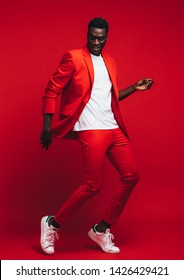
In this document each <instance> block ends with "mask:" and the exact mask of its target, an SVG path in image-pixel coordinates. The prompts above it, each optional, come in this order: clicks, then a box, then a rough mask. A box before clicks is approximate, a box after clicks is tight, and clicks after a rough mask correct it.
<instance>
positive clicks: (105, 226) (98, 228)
mask: <svg viewBox="0 0 184 280" xmlns="http://www.w3.org/2000/svg"><path fill="white" fill-rule="evenodd" d="M110 227H111V225H110V224H108V223H106V222H105V221H104V220H102V221H101V222H100V223H99V224H98V225H96V227H95V230H96V231H98V232H103V233H105V232H106V230H107V229H110Z"/></svg>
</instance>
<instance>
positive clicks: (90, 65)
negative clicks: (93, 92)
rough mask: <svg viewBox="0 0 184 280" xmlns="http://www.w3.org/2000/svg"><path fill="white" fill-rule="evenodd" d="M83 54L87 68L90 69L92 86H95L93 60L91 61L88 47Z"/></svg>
mask: <svg viewBox="0 0 184 280" xmlns="http://www.w3.org/2000/svg"><path fill="white" fill-rule="evenodd" d="M82 52H83V57H84V60H85V63H86V65H87V68H88V72H89V76H90V78H91V84H92V85H93V83H94V68H93V63H92V59H91V56H90V53H89V51H88V48H87V46H85V47H84V48H83V49H82Z"/></svg>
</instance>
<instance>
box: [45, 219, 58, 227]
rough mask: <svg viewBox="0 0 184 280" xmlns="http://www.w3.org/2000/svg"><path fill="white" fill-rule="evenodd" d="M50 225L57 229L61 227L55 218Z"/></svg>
mask: <svg viewBox="0 0 184 280" xmlns="http://www.w3.org/2000/svg"><path fill="white" fill-rule="evenodd" d="M48 225H49V227H50V226H53V227H55V228H60V225H59V224H58V223H57V222H56V221H55V220H54V217H50V218H49V220H48Z"/></svg>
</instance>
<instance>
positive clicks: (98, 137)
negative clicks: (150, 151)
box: [54, 128, 139, 226]
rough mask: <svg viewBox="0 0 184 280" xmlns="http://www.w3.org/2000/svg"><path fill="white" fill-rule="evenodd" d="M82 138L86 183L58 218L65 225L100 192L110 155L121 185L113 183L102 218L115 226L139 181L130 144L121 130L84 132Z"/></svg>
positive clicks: (80, 135) (66, 203) (75, 193)
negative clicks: (106, 162)
mask: <svg viewBox="0 0 184 280" xmlns="http://www.w3.org/2000/svg"><path fill="white" fill-rule="evenodd" d="M78 137H79V141H80V144H81V149H82V156H83V162H84V180H83V183H82V184H81V185H80V186H79V187H78V188H77V189H76V190H75V191H74V192H73V194H72V195H71V196H70V197H69V199H68V200H67V201H66V202H65V203H64V204H63V205H62V206H61V208H60V209H59V211H58V212H57V213H56V215H55V217H54V219H55V220H56V222H58V223H59V224H60V226H62V225H63V224H64V222H65V221H66V220H67V219H68V218H69V217H70V216H71V215H72V214H73V213H74V212H75V211H76V210H77V209H78V208H79V207H80V206H81V205H83V203H84V202H86V201H87V200H88V199H89V198H91V197H92V196H93V195H95V194H96V193H97V192H98V191H99V190H100V188H101V185H102V179H103V174H104V162H105V157H106V156H107V157H108V159H109V160H110V162H111V163H112V165H113V166H114V167H115V168H116V170H117V171H118V172H119V174H120V184H119V185H117V186H115V185H114V184H113V183H111V184H112V192H111V194H112V197H111V201H110V203H109V205H108V207H107V209H106V210H105V211H104V216H103V217H102V219H103V220H104V221H106V222H107V223H108V224H115V223H116V221H117V220H118V218H119V217H120V214H121V213H122V211H123V208H124V206H125V204H126V202H127V200H128V198H129V195H130V193H131V191H132V189H133V188H134V186H135V185H136V183H137V181H138V179H139V176H138V173H137V168H136V163H135V160H134V157H133V155H132V150H131V147H130V144H129V141H128V139H127V138H126V137H125V135H124V134H123V132H122V131H121V130H120V129H119V128H117V129H110V130H86V131H80V132H78Z"/></svg>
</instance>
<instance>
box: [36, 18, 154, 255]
mask: <svg viewBox="0 0 184 280" xmlns="http://www.w3.org/2000/svg"><path fill="white" fill-rule="evenodd" d="M107 36H108V22H107V21H106V20H104V19H102V18H94V19H92V20H91V21H90V22H89V24H88V33H87V45H86V46H85V47H84V48H81V49H77V50H72V51H68V52H67V53H65V54H64V55H63V57H62V59H61V62H60V65H59V66H58V69H57V70H56V72H55V73H54V74H53V76H52V78H51V79H50V81H49V82H48V85H47V87H46V90H45V93H44V96H43V115H44V121H43V130H42V133H41V136H40V139H41V144H42V146H43V148H45V149H46V150H47V149H48V147H49V145H50V144H51V142H52V137H56V138H59V137H64V138H73V139H78V141H79V142H80V145H81V150H82V156H83V162H84V179H83V182H82V184H81V185H80V186H79V187H78V188H77V189H76V190H75V191H74V192H73V194H72V195H71V196H70V197H69V199H68V200H67V201H66V202H65V203H64V205H62V206H61V208H60V209H59V211H58V212H57V213H56V214H55V215H54V216H45V217H43V218H42V220H41V247H42V250H43V251H44V252H45V253H47V254H53V253H54V242H55V239H56V238H58V231H59V230H60V228H61V230H62V227H63V225H64V223H65V221H66V220H67V219H68V218H69V217H70V216H71V215H72V214H73V213H74V212H75V211H76V210H77V209H78V208H79V207H80V206H81V205H83V203H84V202H85V201H86V200H87V199H88V198H91V197H92V196H93V195H95V194H96V193H97V192H98V191H99V190H100V187H101V184H102V177H103V169H104V159H105V156H107V157H108V158H109V160H110V161H111V163H112V164H113V166H114V167H115V168H116V169H117V171H118V172H119V174H120V176H121V180H120V185H119V186H112V200H111V202H110V204H109V206H108V208H107V209H106V210H105V211H104V216H103V217H102V220H101V221H100V223H98V224H96V225H94V226H93V227H92V228H91V229H90V231H89V232H88V236H89V237H90V238H91V239H92V240H93V241H94V242H96V243H97V244H98V245H99V246H100V247H101V249H102V250H103V251H104V252H106V253H119V252H120V249H119V248H118V247H116V246H115V245H114V243H113V242H112V240H113V235H112V234H111V233H110V227H111V225H114V224H115V223H116V222H117V220H118V219H119V217H120V214H121V213H122V211H123V209H124V206H125V204H126V202H127V200H128V197H129V195H130V193H131V191H132V189H133V188H134V186H135V185H136V183H137V181H138V178H139V176H138V173H137V168H136V164H135V161H134V158H133V155H132V151H131V148H130V144H129V140H128V134H127V131H126V128H125V125H124V123H123V120H122V117H121V112H120V109H119V101H120V100H122V99H124V98H126V97H127V96H129V95H130V94H132V93H133V92H135V91H137V90H146V89H149V88H150V87H151V86H152V83H153V80H152V79H151V78H145V79H143V80H140V81H138V82H136V83H135V84H133V85H131V86H129V87H128V88H126V89H124V90H118V86H117V71H116V66H115V63H114V60H113V59H112V58H111V57H110V56H109V55H108V54H107V53H105V52H102V50H103V48H104V46H105V44H106V41H107ZM59 95H61V103H60V120H59V122H58V123H56V125H55V126H53V127H52V128H51V124H52V116H53V114H54V112H55V107H56V100H57V97H58V96H59ZM104 200H105V198H104Z"/></svg>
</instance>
